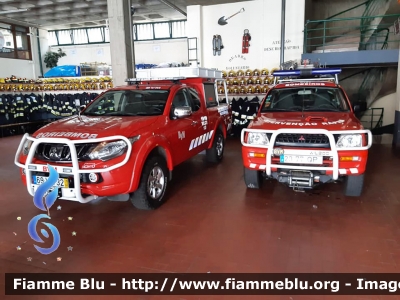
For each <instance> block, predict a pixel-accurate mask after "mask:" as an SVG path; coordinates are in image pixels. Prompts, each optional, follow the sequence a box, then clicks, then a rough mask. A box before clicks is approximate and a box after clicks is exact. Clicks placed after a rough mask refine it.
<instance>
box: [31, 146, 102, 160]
mask: <svg viewBox="0 0 400 300" xmlns="http://www.w3.org/2000/svg"><path fill="white" fill-rule="evenodd" d="M94 145H95V144H77V145H75V149H76V152H77V154H78V160H86V153H87V152H88V150H89V149H90V148H91V147H93V146H94ZM35 158H37V159H40V160H44V161H53V162H70V161H71V151H70V148H69V146H68V145H66V144H48V143H47V144H46V143H42V144H39V146H38V147H37V148H36V153H35Z"/></svg>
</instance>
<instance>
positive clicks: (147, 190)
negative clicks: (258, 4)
mask: <svg viewBox="0 0 400 300" xmlns="http://www.w3.org/2000/svg"><path fill="white" fill-rule="evenodd" d="M157 174H159V175H160V178H158V179H157V178H154V180H155V182H154V181H152V182H149V180H150V178H151V177H152V176H154V175H157ZM157 180H158V184H161V185H162V188H155V187H154V188H152V187H153V186H154V184H156V183H157ZM167 185H168V169H167V165H166V162H165V159H164V158H162V157H160V156H153V157H151V158H149V159H148V160H147V162H146V163H145V165H144V167H143V171H142V175H141V178H140V183H139V187H138V189H137V190H136V191H135V192H134V193H133V194H132V195H131V198H130V200H131V202H132V204H133V206H135V207H136V208H138V209H141V210H154V209H157V208H158V207H160V206H161V205H162V204H164V202H165V200H166V199H165V192H166V190H167ZM151 192H153V193H154V194H153V195H152V194H151Z"/></svg>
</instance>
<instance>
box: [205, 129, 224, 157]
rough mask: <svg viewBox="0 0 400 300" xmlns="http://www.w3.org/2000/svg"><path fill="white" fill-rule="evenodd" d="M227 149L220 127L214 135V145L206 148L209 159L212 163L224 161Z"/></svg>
mask: <svg viewBox="0 0 400 300" xmlns="http://www.w3.org/2000/svg"><path fill="white" fill-rule="evenodd" d="M224 149H225V138H224V135H223V133H222V132H221V130H220V129H217V131H216V132H215V136H214V141H213V145H212V147H211V148H210V149H207V150H206V156H207V161H208V162H210V163H219V162H221V161H222V158H223V156H224Z"/></svg>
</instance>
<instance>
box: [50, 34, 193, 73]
mask: <svg viewBox="0 0 400 300" xmlns="http://www.w3.org/2000/svg"><path fill="white" fill-rule="evenodd" d="M134 47H135V64H160V63H163V62H169V61H174V62H178V63H182V62H184V63H187V60H188V58H187V56H188V51H187V41H186V39H176V40H159V41H141V42H135V43H134ZM58 48H61V49H62V50H63V51H64V52H65V53H66V54H67V56H65V57H62V58H60V59H59V61H58V65H59V66H61V65H79V64H80V63H94V62H97V63H106V64H109V65H111V54H110V44H92V45H76V46H64V47H57V46H55V47H50V49H51V50H52V51H57V50H58Z"/></svg>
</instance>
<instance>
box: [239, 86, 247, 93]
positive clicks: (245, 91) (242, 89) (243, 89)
mask: <svg viewBox="0 0 400 300" xmlns="http://www.w3.org/2000/svg"><path fill="white" fill-rule="evenodd" d="M239 90H240V93H241V94H247V91H248V89H247V87H245V86H241V87H240V89H239Z"/></svg>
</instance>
